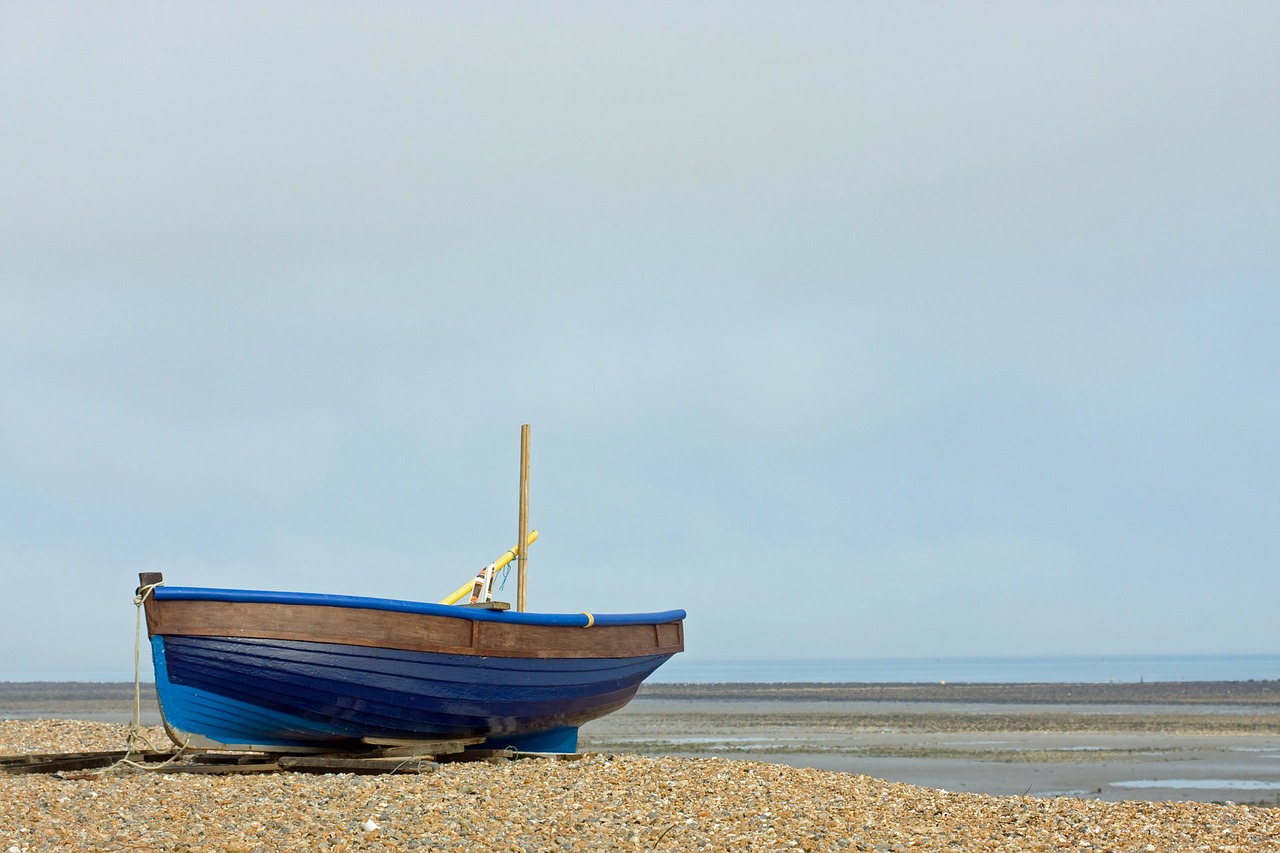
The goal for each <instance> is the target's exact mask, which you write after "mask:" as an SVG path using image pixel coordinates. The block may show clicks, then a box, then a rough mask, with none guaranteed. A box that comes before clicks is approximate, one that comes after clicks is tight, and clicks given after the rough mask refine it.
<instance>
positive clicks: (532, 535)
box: [440, 530, 538, 604]
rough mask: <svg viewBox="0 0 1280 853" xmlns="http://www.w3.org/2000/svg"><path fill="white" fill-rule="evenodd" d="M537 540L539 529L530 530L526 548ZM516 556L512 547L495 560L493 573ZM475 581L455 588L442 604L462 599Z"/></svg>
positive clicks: (468, 593)
mask: <svg viewBox="0 0 1280 853" xmlns="http://www.w3.org/2000/svg"><path fill="white" fill-rule="evenodd" d="M536 541H538V531H536V530H530V531H529V539H528V541H526V542H525V547H526V548H527V547H529V546H530V545H532V544H533V543H534V542H536ZM515 558H516V549H515V548H512V549H511V550H510V551H508V552H507V553H505V554H503V555H502V556H501V557H499V558H498V559H496V560H494V561H493V573H494V574H495V575H496V574H497V573H498V572H499V571H501V570H502V569H503V568H505V567H506V565H507V563H510V562H511V561H512V560H514V559H515ZM475 583H476V582H475V580H474V579H473V580H469V581H467V582H466V583H464V584H463V585H462V586H460V587H458V588H457V589H456V590H454V591H453V593H452V594H451V595H450V596H449V597H448V598H445V599H443V600H441V602H440V603H441V604H457V603H458V602H459V601H461V600H462V597H463V596H464V595H470V594H471V588H472V587H473V586H475Z"/></svg>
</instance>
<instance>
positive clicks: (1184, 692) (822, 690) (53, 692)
mask: <svg viewBox="0 0 1280 853" xmlns="http://www.w3.org/2000/svg"><path fill="white" fill-rule="evenodd" d="M139 687H140V692H141V699H142V702H143V703H144V705H150V706H151V707H154V706H155V703H156V693H155V685H154V684H152V683H150V682H144V683H142V684H141V685H139ZM637 698H638V699H653V700H668V701H681V700H718V701H735V700H741V701H753V702H761V701H774V700H776V701H789V702H846V701H848V702H853V701H856V702H925V703H938V702H945V703H968V704H980V705H981V704H995V705H1004V704H1020V705H1028V704H1031V705H1034V704H1048V705H1060V704H1090V705H1109V704H1130V705H1148V704H1150V705H1248V706H1254V707H1258V708H1265V707H1277V708H1280V680H1272V681H1188V682H1183V681H1178V682H1146V683H1136V684H1135V683H1109V684H1059V683H1044V684H1028V683H1015V684H968V683H966V684H897V683H894V684H863V683H846V684H834V683H832V684H827V683H789V682H784V683H752V682H734V683H722V684H688V683H686V684H677V683H672V684H666V683H657V684H643V685H641V686H640V690H639V693H638V694H637ZM133 703H134V685H133V683H132V682H114V681H109V682H99V681H0V714H3V713H4V712H6V711H15V712H23V713H30V712H33V711H50V712H74V711H77V710H79V711H85V712H100V711H110V710H117V709H120V708H132V707H133Z"/></svg>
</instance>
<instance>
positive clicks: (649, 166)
mask: <svg viewBox="0 0 1280 853" xmlns="http://www.w3.org/2000/svg"><path fill="white" fill-rule="evenodd" d="M1278 235H1280V4H1277V3H1274V2H1259V3H1245V2H1239V3H1230V2H1228V3H1222V2H1181V3H1179V2H1158V3H1141V2H1132V3H1112V2H1106V3H1087V2H1062V3H1054V2H1040V3H1007V4H1004V3H981V4H979V3H887V2H886V3H869V2H868V3H813V2H800V3H786V4H754V3H744V2H737V1H736V0H735V2H724V3H709V2H707V3H683V2H681V3H644V4H634V3H625V4H624V3H596V2H592V3H581V4H578V3H534V4H525V3H487V4H486V3H419V2H406V3H392V2H386V3H372V4H364V3H361V4H353V3H340V4H339V3H331V4H330V3H311V2H308V3H289V2H277V3H271V4H260V3H234V2H217V3H194V2H188V3H180V4H168V3H155V4H135V3H112V4H104V3H84V4H78V3H14V2H8V0H0V382H2V383H3V389H4V392H3V406H2V408H0V566H2V567H3V574H4V578H5V583H6V592H7V596H6V605H7V606H6V608H5V611H6V616H5V619H4V626H5V627H4V629H3V632H2V633H0V659H3V661H4V664H3V665H2V666H0V670H3V672H0V677H22V676H32V675H36V676H44V675H54V676H58V675H60V674H61V675H66V674H71V673H85V672H106V671H111V672H119V671H126V670H129V669H130V668H131V666H132V653H133V627H134V608H133V606H132V604H131V596H132V591H133V587H134V586H135V585H136V582H137V572H139V571H163V572H164V573H165V577H166V579H167V580H168V581H169V582H170V583H173V584H180V585H195V586H232V587H250V588H268V589H293V590H307V591H319V592H335V593H357V594H370V595H378V596H390V597H397V598H412V599H425V600H436V599H438V598H440V597H442V596H443V595H445V594H446V593H448V592H449V591H451V590H452V589H454V588H455V587H456V586H458V585H459V584H460V583H462V582H463V581H465V580H466V579H467V578H468V577H470V576H471V575H472V574H473V573H474V572H475V571H476V570H477V569H478V568H480V567H481V566H482V565H484V564H485V563H487V562H489V561H490V560H492V559H494V558H495V557H497V556H498V555H499V554H501V553H502V552H503V551H504V550H506V549H507V548H509V547H511V545H512V544H514V541H515V538H516V529H517V498H518V460H519V428H520V424H521V423H531V424H532V425H533V440H532V445H533V459H532V486H531V521H532V524H533V526H535V527H537V528H538V529H539V530H540V531H541V534H542V538H541V540H540V541H539V542H538V544H537V545H535V546H534V547H533V548H532V549H531V558H530V563H529V568H530V572H531V574H530V580H529V588H530V593H529V599H530V605H531V607H532V608H533V609H538V610H551V611H570V612H574V611H580V610H591V611H594V612H610V611H615V612H616V611H624V612H625V611H635V610H657V609H666V608H675V607H683V608H686V609H687V610H688V611H689V618H688V621H687V624H686V632H687V643H688V652H687V655H686V657H687V659H689V660H694V659H698V660H709V659H728V658H815V657H818V658H831V657H847V658H863V657H912V656H921V657H933V656H951V655H1022V654H1025V655H1047V654H1106V655H1114V654H1126V653H1131V654H1158V653H1227V652H1230V653H1248V652H1265V653H1276V652H1280V619H1277V617H1276V605H1277V602H1278V601H1280V565H1278V555H1280V452H1278V451H1280V393H1278V392H1280V387H1278V383H1277V372H1278V369H1280V343H1277V334H1276V329H1277V326H1278V325H1280V249H1278V248H1277V247H1278V246H1280V236H1278ZM508 590H509V595H508V597H512V598H513V597H514V579H513V580H512V583H511V584H510V585H509V586H508Z"/></svg>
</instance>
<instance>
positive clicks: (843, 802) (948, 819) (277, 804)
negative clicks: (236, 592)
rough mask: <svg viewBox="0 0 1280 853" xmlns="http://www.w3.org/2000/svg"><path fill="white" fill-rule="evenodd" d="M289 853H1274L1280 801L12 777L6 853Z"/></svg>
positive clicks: (757, 780) (722, 767) (626, 772)
mask: <svg viewBox="0 0 1280 853" xmlns="http://www.w3.org/2000/svg"><path fill="white" fill-rule="evenodd" d="M124 728H125V727H123V726H121V725H118V724H109V723H93V722H83V721H47V720H25V721H9V722H4V723H0V750H7V751H21V752H50V751H70V750H84V749H93V748H100V749H107V748H114V747H117V746H118V745H119V744H120V743H121V742H122V740H123V737H124V733H125V732H124ZM150 734H152V735H153V736H158V735H159V732H157V731H154V730H152V731H151V732H150ZM292 849H309V850H332V851H339V850H410V849H424V850H425V849H445V850H486V851H489V850H493V851H529V852H530V853H532V851H562V850H744V851H745V850H805V851H819V850H860V851H900V850H901V851H905V850H991V851H1033V850H1065V849H1073V850H1075V849H1080V850H1126V851H1157V850H1159V851H1167V850H1206V851H1252V850H1278V849H1280V810H1277V809H1273V808H1258V807H1251V806H1245V805H1221V804H1207V803H1171V802H1159V803H1151V802H1141V801H1128V802H1119V803H1111V802H1103V801H1098V800H1083V799H1078V798H1072V797H1047V798H1040V797H994V796H989V795H984V794H973V793H964V792H949V791H943V790H938V789H932V788H923V787H917V786H912V785H906V784H902V783H897V782H888V781H883V780H878V779H875V778H872V777H869V776H865V775H859V774H852V773H842V772H830V771H823V770H814V769H806V768H796V767H788V766H784V765H779V764H770V763H765V762H759V761H746V760H733V759H724V758H675V757H659V758H653V757H647V756H641V755H627V754H618V755H609V754H599V755H592V756H588V757H586V758H584V759H583V760H580V761H573V762H551V761H546V760H542V759H534V758H530V759H524V760H519V761H507V762H502V763H486V762H473V763H459V764H442V765H440V766H439V768H438V769H436V770H434V772H430V773H426V774H423V775H410V776H352V775H349V774H335V775H323V776H316V775H304V774H293V773H275V774H269V775H258V776H229V777H228V776H199V775H183V774H174V773H166V772H164V771H163V770H159V771H144V770H137V769H133V768H124V767H122V768H119V769H116V770H113V771H108V772H78V773H71V774H65V775H62V776H45V775H25V776H16V775H15V776H4V775H0V850H8V851H11V853H12V851H17V852H18V853H22V851H35V850H174V851H177V850H235V851H257V850H262V851H270V850H292Z"/></svg>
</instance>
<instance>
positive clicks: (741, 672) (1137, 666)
mask: <svg viewBox="0 0 1280 853" xmlns="http://www.w3.org/2000/svg"><path fill="white" fill-rule="evenodd" d="M1272 680H1280V654H1259V655H1107V656H1102V655H1085V656H1070V657H1065V656H1064V657H933V658H831V659H821V660H819V659H815V660H699V659H697V658H686V657H684V656H677V657H674V658H672V659H671V660H669V661H667V662H666V663H665V664H663V665H662V667H661V668H659V669H658V671H657V672H655V673H654V674H653V675H651V676H649V678H648V681H650V682H656V683H663V684H680V683H687V684H720V683H744V682H745V683H752V682H754V683H765V684H784V683H815V684H846V683H864V684H937V683H939V682H944V681H945V682H950V683H961V684H963V683H970V684H1037V683H1043V684H1109V683H1118V684H1124V683H1133V684H1137V683H1141V682H1145V681H1272Z"/></svg>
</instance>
